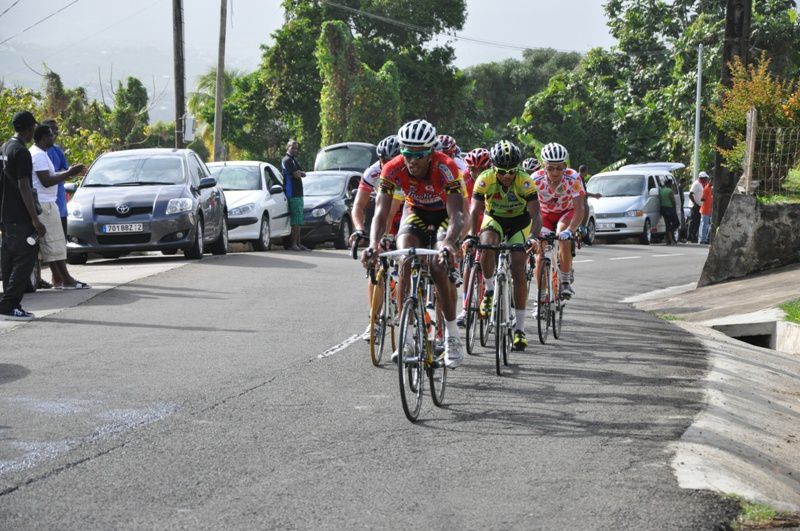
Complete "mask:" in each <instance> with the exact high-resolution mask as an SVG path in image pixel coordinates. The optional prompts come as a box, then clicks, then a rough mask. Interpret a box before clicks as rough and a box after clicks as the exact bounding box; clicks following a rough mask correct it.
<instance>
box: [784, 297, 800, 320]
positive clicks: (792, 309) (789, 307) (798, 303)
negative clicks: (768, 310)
mask: <svg viewBox="0 0 800 531" xmlns="http://www.w3.org/2000/svg"><path fill="white" fill-rule="evenodd" d="M780 308H781V310H783V311H784V312H786V320H787V321H791V322H793V323H798V324H800V299H795V300H793V301H789V302H784V303H783V304H781V305H780Z"/></svg>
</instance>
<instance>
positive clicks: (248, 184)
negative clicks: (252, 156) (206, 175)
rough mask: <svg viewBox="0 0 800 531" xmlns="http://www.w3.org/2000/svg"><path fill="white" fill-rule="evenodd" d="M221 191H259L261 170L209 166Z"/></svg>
mask: <svg viewBox="0 0 800 531" xmlns="http://www.w3.org/2000/svg"><path fill="white" fill-rule="evenodd" d="M208 169H209V170H211V175H213V176H214V177H216V178H217V182H218V183H220V184H221V185H222V188H223V190H261V169H260V168H259V167H258V166H210V167H209V168H208Z"/></svg>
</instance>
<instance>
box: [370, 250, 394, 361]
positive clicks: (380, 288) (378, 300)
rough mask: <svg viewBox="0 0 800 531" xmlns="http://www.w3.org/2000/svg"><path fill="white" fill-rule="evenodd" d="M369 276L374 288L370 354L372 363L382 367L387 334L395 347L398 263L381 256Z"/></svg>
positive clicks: (371, 268)
mask: <svg viewBox="0 0 800 531" xmlns="http://www.w3.org/2000/svg"><path fill="white" fill-rule="evenodd" d="M368 274H369V278H370V281H371V282H372V284H373V286H375V287H374V289H373V290H372V300H371V301H370V309H369V355H370V358H371V359H372V364H373V365H375V366H376V367H380V364H381V359H382V358H383V351H384V349H385V348H386V339H387V337H386V335H387V331H388V332H389V339H390V342H391V346H392V350H394V349H395V347H396V345H395V330H394V329H395V323H396V322H397V302H396V301H397V299H396V296H395V291H396V289H397V278H398V276H397V264H396V263H395V262H394V261H393V260H390V259H389V258H386V257H384V256H381V257H379V262H378V267H377V268H374V267H370V269H369V272H368Z"/></svg>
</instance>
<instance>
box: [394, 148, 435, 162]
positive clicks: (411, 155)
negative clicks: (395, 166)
mask: <svg viewBox="0 0 800 531" xmlns="http://www.w3.org/2000/svg"><path fill="white" fill-rule="evenodd" d="M400 154H401V155H403V158H406V159H410V160H415V159H421V158H423V157H427V156H428V155H430V154H431V150H430V149H426V150H424V151H411V150H408V149H401V150H400Z"/></svg>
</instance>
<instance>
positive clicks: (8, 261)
mask: <svg viewBox="0 0 800 531" xmlns="http://www.w3.org/2000/svg"><path fill="white" fill-rule="evenodd" d="M13 125H14V131H16V134H15V135H14V136H13V137H11V138H10V139H9V140H8V142H6V143H5V144H3V176H2V183H0V225H1V226H2V230H3V241H2V270H3V297H2V298H1V299H0V318H3V319H7V320H12V321H30V320H32V319H33V318H34V315H33V314H32V313H30V312H26V311H25V310H23V309H22V305H21V303H22V297H23V295H24V294H25V288H26V287H27V285H28V281H29V279H30V276H31V273H32V272H33V268H34V266H35V264H36V240H37V239H38V238H40V237H43V236H45V234H46V232H47V229H46V228H45V227H44V225H42V223H41V222H40V221H39V215H38V214H37V212H36V205H35V203H34V199H33V191H32V190H33V163H32V161H31V153H30V151H28V148H27V147H26V144H28V143H29V142H30V141H31V140H32V139H33V132H34V129H35V128H36V118H34V117H33V114H31V113H30V112H28V111H21V112H18V113H16V114H15V115H14V118H13ZM31 241H32V242H33V245H31V243H30V242H31Z"/></svg>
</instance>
